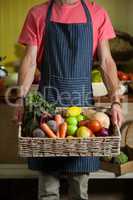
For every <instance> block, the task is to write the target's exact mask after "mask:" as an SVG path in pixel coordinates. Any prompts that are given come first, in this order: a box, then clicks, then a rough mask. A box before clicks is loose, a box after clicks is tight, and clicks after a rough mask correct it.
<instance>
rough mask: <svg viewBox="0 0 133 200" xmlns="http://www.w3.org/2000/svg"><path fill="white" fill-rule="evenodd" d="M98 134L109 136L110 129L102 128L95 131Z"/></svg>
mask: <svg viewBox="0 0 133 200" xmlns="http://www.w3.org/2000/svg"><path fill="white" fill-rule="evenodd" d="M95 135H96V136H101V137H107V136H109V130H108V129H107V128H102V130H101V131H99V132H97V133H95Z"/></svg>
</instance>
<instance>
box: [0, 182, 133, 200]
mask: <svg viewBox="0 0 133 200" xmlns="http://www.w3.org/2000/svg"><path fill="white" fill-rule="evenodd" d="M61 183H62V188H61V193H62V194H64V195H65V196H66V195H67V182H66V181H65V180H63V179H62V180H61ZM132 186H133V180H131V179H130V180H125V179H121V180H118V179H109V180H108V179H105V180H103V179H97V180H90V181H89V184H88V188H89V196H90V198H89V199H90V200H99V199H100V200H101V199H102V200H104V199H105V200H108V199H109V200H114V199H115V200H132V199H133V191H132ZM37 189H38V180H37V179H21V180H20V179H18V180H17V179H16V180H13V179H10V180H7V179H4V180H0V200H37ZM94 195H95V197H94ZM101 196H102V198H101ZM91 197H93V198H91ZM104 197H105V198H104Z"/></svg>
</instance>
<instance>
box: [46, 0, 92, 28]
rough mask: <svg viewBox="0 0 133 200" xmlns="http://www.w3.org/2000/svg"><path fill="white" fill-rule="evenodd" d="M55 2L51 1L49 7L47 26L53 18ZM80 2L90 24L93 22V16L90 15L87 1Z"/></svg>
mask: <svg viewBox="0 0 133 200" xmlns="http://www.w3.org/2000/svg"><path fill="white" fill-rule="evenodd" d="M54 1H55V0H51V2H50V4H49V7H48V12H47V17H46V23H47V24H48V23H49V22H50V17H51V12H52V7H53V4H54ZM80 1H81V4H82V6H83V9H84V11H85V14H86V18H87V23H90V22H91V15H90V12H89V10H88V8H87V6H86V3H85V0H80Z"/></svg>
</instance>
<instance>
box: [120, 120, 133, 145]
mask: <svg viewBox="0 0 133 200" xmlns="http://www.w3.org/2000/svg"><path fill="white" fill-rule="evenodd" d="M132 123H133V120H129V121H126V122H125V123H124V124H123V126H122V128H121V132H122V131H123V130H124V128H125V127H126V126H128V125H129V126H128V127H127V130H126V132H125V137H124V145H125V146H126V145H127V137H128V133H129V128H130V125H131V124H132Z"/></svg>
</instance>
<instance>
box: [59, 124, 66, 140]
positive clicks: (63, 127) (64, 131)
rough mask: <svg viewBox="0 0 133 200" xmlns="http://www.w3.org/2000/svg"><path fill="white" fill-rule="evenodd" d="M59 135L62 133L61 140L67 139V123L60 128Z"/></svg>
mask: <svg viewBox="0 0 133 200" xmlns="http://www.w3.org/2000/svg"><path fill="white" fill-rule="evenodd" d="M59 133H60V137H61V138H65V137H66V133H67V123H66V122H64V123H62V124H61V125H60V126H59Z"/></svg>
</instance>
